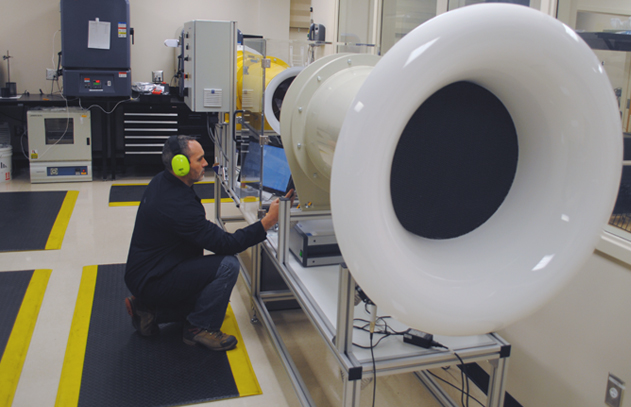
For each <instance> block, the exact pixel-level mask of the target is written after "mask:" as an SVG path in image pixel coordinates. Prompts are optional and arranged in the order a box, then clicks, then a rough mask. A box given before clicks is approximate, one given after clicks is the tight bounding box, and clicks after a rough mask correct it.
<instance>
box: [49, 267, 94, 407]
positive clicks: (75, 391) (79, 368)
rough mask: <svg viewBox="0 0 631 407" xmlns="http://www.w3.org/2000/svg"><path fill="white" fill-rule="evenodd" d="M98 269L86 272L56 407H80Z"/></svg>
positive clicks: (82, 281) (84, 272)
mask: <svg viewBox="0 0 631 407" xmlns="http://www.w3.org/2000/svg"><path fill="white" fill-rule="evenodd" d="M97 268H98V266H88V267H84V268H83V275H82V276H81V284H80V285H79V295H78V296H77V304H76V305H75V309H74V316H73V317H72V325H71V326H70V336H69V337H68V346H67V347H66V355H65V357H64V364H63V368H62V370H61V379H60V380H59V391H58V392H57V400H56V401H55V406H72V407H76V406H77V405H78V404H79V391H80V390H81V374H82V373H83V360H84V357H85V348H86V346H87V343H88V330H89V328H90V316H91V315H92V304H93V300H94V287H96V270H97Z"/></svg>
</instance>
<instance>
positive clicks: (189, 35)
mask: <svg viewBox="0 0 631 407" xmlns="http://www.w3.org/2000/svg"><path fill="white" fill-rule="evenodd" d="M182 41H183V55H182V57H183V62H184V65H183V66H184V69H183V70H184V73H183V75H184V90H183V93H184V102H185V103H186V105H187V106H188V107H189V108H190V109H191V110H192V111H194V112H230V111H231V107H232V106H234V103H235V101H234V96H233V95H234V94H235V91H236V70H235V66H236V52H237V25H236V22H234V21H210V20H193V21H189V22H186V23H185V24H184V30H183V32H182Z"/></svg>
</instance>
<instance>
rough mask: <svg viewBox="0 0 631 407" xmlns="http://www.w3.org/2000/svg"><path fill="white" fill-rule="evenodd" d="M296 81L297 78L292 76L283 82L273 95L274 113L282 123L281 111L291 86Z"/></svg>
mask: <svg viewBox="0 0 631 407" xmlns="http://www.w3.org/2000/svg"><path fill="white" fill-rule="evenodd" d="M294 79H296V77H295V76H292V77H289V78H287V79H285V80H284V81H282V82H281V83H280V84H279V85H278V87H277V88H276V90H274V94H273V95H272V110H273V111H274V117H276V120H278V121H280V109H281V108H282V107H283V99H285V94H286V93H287V90H288V89H289V85H291V83H292V82H293V81H294Z"/></svg>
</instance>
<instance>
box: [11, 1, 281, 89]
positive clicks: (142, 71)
mask: <svg viewBox="0 0 631 407" xmlns="http://www.w3.org/2000/svg"><path fill="white" fill-rule="evenodd" d="M130 15H131V17H130V19H131V22H130V27H133V28H134V29H135V32H136V35H135V44H134V45H133V46H132V47H131V65H132V66H131V68H132V81H141V82H147V81H151V71H154V70H160V69H162V70H164V77H165V80H169V79H170V78H171V77H172V76H173V71H174V69H173V66H174V62H173V61H174V50H173V49H172V48H167V47H165V46H164V40H165V39H167V38H175V33H176V31H177V30H178V28H181V26H182V25H183V23H184V22H186V21H189V20H195V19H207V20H234V21H237V26H238V27H239V29H240V30H241V31H242V32H243V33H245V34H259V35H263V36H264V37H266V38H275V39H284V40H286V39H288V38H289V0H231V1H222V0H179V1H177V2H176V1H173V0H131V1H130ZM59 29H60V16H59V1H58V0H21V1H19V2H12V1H11V2H10V1H8V0H4V4H3V6H2V12H1V13H0V53H2V54H6V50H9V51H10V53H11V55H14V56H15V57H14V58H12V59H11V80H12V81H13V82H16V83H17V87H18V92H20V93H21V92H23V91H24V90H28V91H29V92H31V93H37V92H38V89H40V88H41V89H42V90H43V91H44V92H45V93H49V92H50V87H51V82H50V81H46V79H45V78H46V76H45V72H46V68H53V67H54V64H53V62H52V61H51V55H52V54H53V35H54V34H55V32H56V31H57V30H59ZM60 48H61V35H60V33H57V35H56V38H55V41H54V52H55V54H56V53H57V52H58V51H59V50H60ZM1 62H2V61H0V83H1V84H2V86H4V82H6V76H7V69H6V63H1ZM55 64H56V55H55Z"/></svg>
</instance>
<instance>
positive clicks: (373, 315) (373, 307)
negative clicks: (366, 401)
mask: <svg viewBox="0 0 631 407" xmlns="http://www.w3.org/2000/svg"><path fill="white" fill-rule="evenodd" d="M370 308H371V310H372V312H371V313H370V324H369V327H370V328H369V330H370V356H371V358H372V374H373V384H372V407H375V398H376V395H377V364H376V363H375V346H376V345H375V346H373V344H372V338H373V334H374V333H375V324H376V323H377V306H376V305H375V304H371V306H370Z"/></svg>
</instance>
